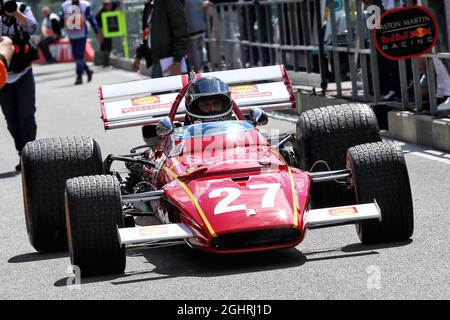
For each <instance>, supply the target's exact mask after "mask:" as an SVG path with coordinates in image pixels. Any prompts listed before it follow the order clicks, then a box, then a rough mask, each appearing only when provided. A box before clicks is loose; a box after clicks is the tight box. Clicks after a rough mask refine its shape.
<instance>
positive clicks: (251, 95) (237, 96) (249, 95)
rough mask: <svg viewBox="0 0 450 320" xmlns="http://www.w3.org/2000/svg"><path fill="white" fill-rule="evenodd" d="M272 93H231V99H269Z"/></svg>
mask: <svg viewBox="0 0 450 320" xmlns="http://www.w3.org/2000/svg"><path fill="white" fill-rule="evenodd" d="M271 96H272V92H270V91H267V92H256V93H242V94H235V93H232V94H231V97H232V98H233V99H248V98H260V97H271Z"/></svg>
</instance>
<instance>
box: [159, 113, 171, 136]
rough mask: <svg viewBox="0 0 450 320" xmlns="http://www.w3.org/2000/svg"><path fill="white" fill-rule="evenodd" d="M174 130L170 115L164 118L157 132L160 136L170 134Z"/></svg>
mask: <svg viewBox="0 0 450 320" xmlns="http://www.w3.org/2000/svg"><path fill="white" fill-rule="evenodd" d="M173 130H174V129H173V123H172V121H170V118H169V117H164V118H162V119H161V121H159V123H158V125H157V126H156V134H157V135H158V137H165V136H168V135H169V134H171V133H172V132H173Z"/></svg>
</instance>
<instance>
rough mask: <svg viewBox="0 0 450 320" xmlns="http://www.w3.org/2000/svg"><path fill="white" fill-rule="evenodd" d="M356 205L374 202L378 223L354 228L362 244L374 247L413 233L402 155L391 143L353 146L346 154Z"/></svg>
mask: <svg viewBox="0 0 450 320" xmlns="http://www.w3.org/2000/svg"><path fill="white" fill-rule="evenodd" d="M347 169H349V170H351V173H352V185H353V187H354V190H355V193H356V198H357V202H358V203H369V202H373V200H374V199H376V201H377V203H378V205H379V207H380V209H381V215H382V220H381V222H380V221H377V220H367V221H363V222H361V223H359V224H358V225H357V233H358V236H359V238H360V240H361V242H362V243H364V244H375V243H383V242H389V241H401V240H406V239H408V238H410V237H411V236H412V234H413V231H414V217H413V202H412V196H411V187H410V183H409V177H408V169H407V167H406V163H405V159H404V157H403V152H402V150H401V148H400V147H399V146H398V144H396V143H393V142H378V143H370V144H364V145H359V146H355V147H353V148H350V149H349V150H348V153H347Z"/></svg>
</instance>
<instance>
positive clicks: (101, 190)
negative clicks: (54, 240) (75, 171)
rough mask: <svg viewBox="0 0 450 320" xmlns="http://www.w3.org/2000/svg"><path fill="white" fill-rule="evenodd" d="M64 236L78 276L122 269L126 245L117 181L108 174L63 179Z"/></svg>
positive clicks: (103, 273) (95, 274) (114, 271)
mask: <svg viewBox="0 0 450 320" xmlns="http://www.w3.org/2000/svg"><path fill="white" fill-rule="evenodd" d="M66 222H67V240H68V243H69V253H70V260H71V262H72V265H76V266H78V267H79V268H80V272H81V277H89V276H97V275H109V274H118V273H123V271H124V270H125V249H124V247H123V246H121V245H120V242H119V235H118V232H117V228H123V226H124V221H123V214H122V200H121V194H120V184H119V181H118V180H117V178H116V177H113V176H109V175H101V176H88V177H77V178H73V179H69V180H67V183H66Z"/></svg>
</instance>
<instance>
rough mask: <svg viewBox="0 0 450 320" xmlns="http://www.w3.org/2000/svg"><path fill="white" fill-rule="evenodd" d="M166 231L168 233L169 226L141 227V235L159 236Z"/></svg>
mask: <svg viewBox="0 0 450 320" xmlns="http://www.w3.org/2000/svg"><path fill="white" fill-rule="evenodd" d="M166 233H167V226H160V227H154V226H152V227H147V228H145V227H144V228H141V229H139V234H140V235H141V236H158V235H161V234H166Z"/></svg>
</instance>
